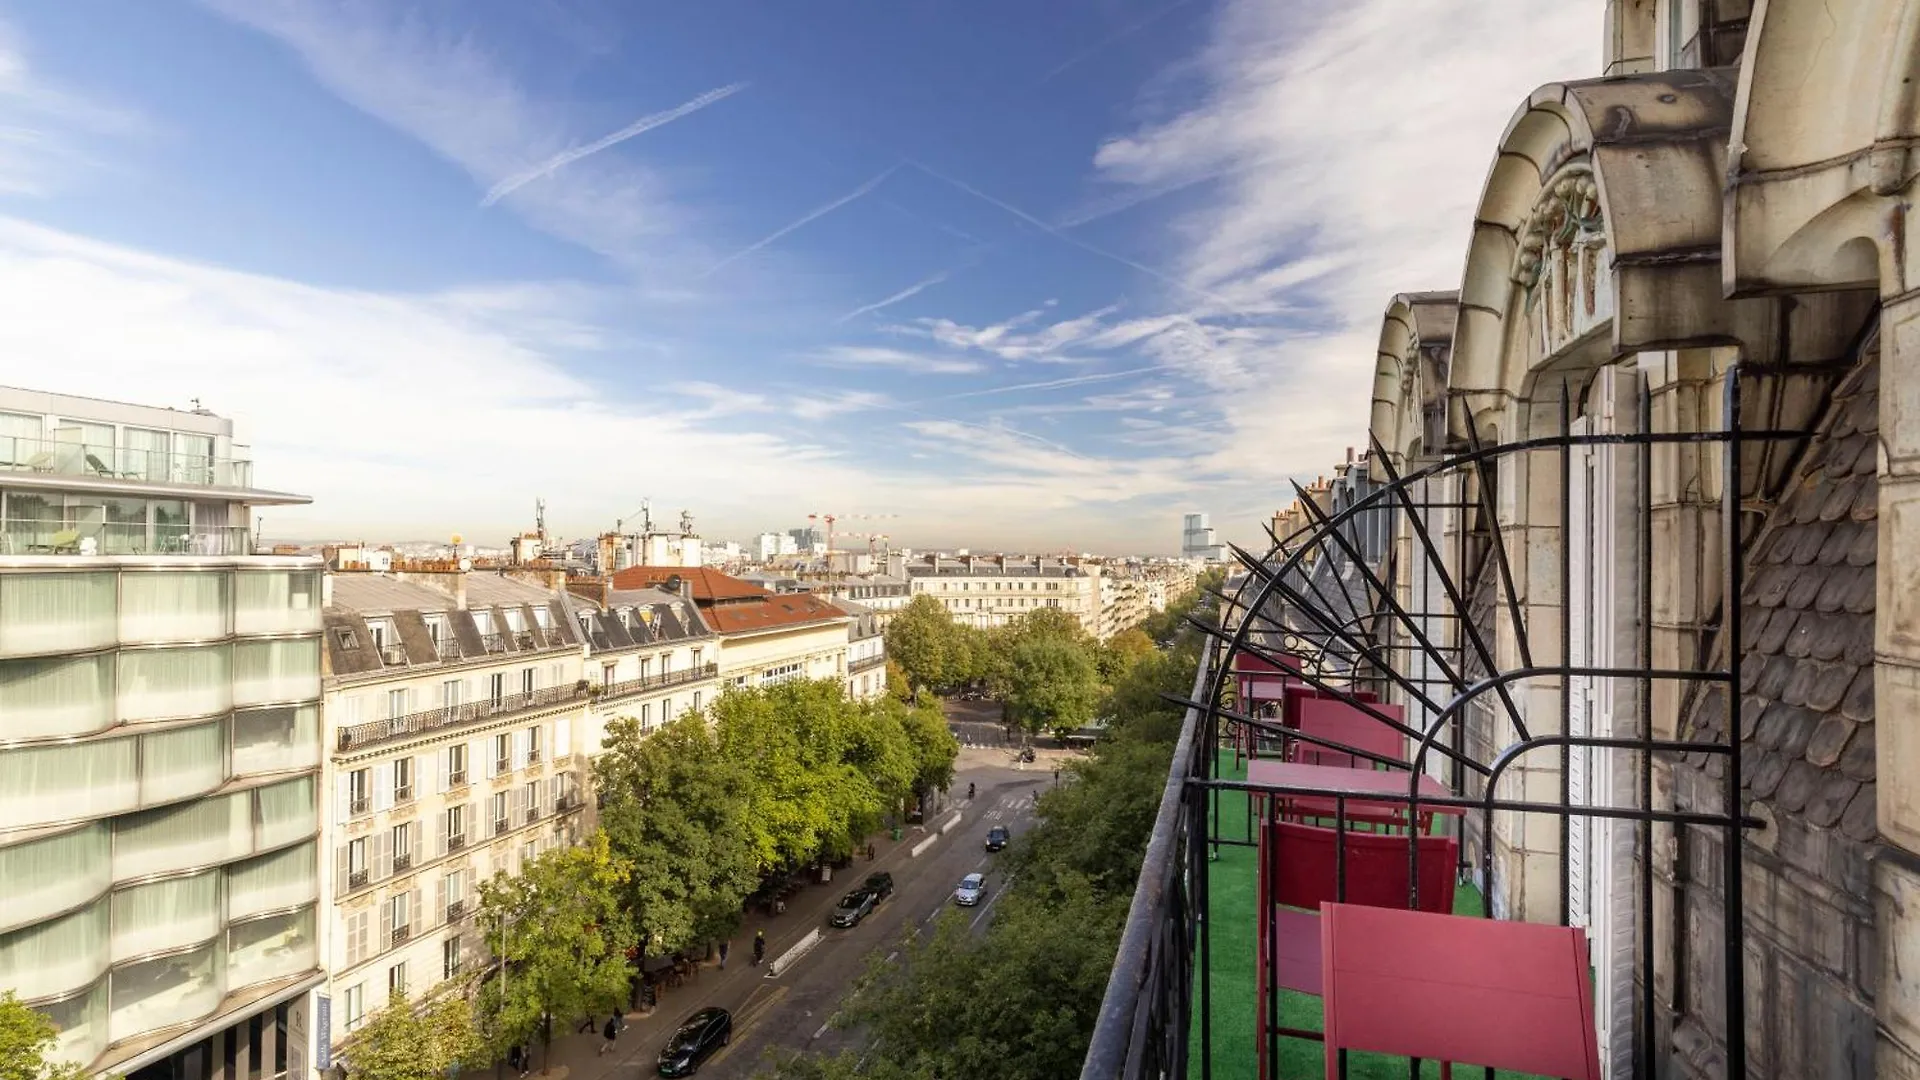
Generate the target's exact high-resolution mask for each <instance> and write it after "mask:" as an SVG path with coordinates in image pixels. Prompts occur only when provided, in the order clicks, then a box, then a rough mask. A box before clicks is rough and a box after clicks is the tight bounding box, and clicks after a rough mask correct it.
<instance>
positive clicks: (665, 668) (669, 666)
mask: <svg viewBox="0 0 1920 1080" xmlns="http://www.w3.org/2000/svg"><path fill="white" fill-rule="evenodd" d="M672 670H673V654H672V653H661V654H660V677H661V678H663V679H664V678H666V677H667V673H668V672H670V671H672Z"/></svg>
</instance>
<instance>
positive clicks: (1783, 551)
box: [1749, 529, 1793, 566]
mask: <svg viewBox="0 0 1920 1080" xmlns="http://www.w3.org/2000/svg"><path fill="white" fill-rule="evenodd" d="M1789 539H1791V537H1790V536H1789V535H1788V534H1787V533H1786V532H1785V531H1783V530H1780V529H1769V530H1767V532H1766V534H1765V535H1763V536H1762V537H1760V540H1759V542H1758V543H1756V544H1754V545H1753V548H1752V550H1751V551H1750V552H1749V555H1750V557H1751V561H1752V563H1753V564H1754V565H1755V566H1758V565H1760V564H1761V563H1783V562H1786V561H1787V560H1788V559H1791V558H1793V545H1792V544H1790V543H1788V542H1787V541H1788V540H1789Z"/></svg>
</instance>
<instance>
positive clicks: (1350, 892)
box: [1254, 821, 1460, 1080]
mask: <svg viewBox="0 0 1920 1080" xmlns="http://www.w3.org/2000/svg"><path fill="white" fill-rule="evenodd" d="M1342 839H1343V838H1342V837H1341V836H1340V834H1339V833H1338V832H1337V831H1336V830H1333V829H1323V828H1320V827H1318V826H1314V825H1302V824H1299V823H1297V822H1292V821H1269V822H1267V823H1266V826H1265V828H1264V829H1263V830H1262V832H1261V852H1260V866H1261V873H1260V887H1259V900H1260V909H1259V910H1260V913H1261V914H1260V922H1259V928H1258V933H1257V934H1256V935H1255V937H1256V940H1257V941H1258V948H1259V954H1258V955H1257V956H1256V957H1255V960H1254V967H1255V969H1256V970H1257V971H1258V972H1259V979H1258V982H1259V993H1258V996H1257V997H1256V998H1255V999H1254V1000H1255V1001H1256V1002H1258V1006H1257V1007H1258V1008H1259V1009H1260V1016H1259V1019H1258V1021H1257V1028H1258V1031H1259V1043H1258V1047H1257V1053H1258V1056H1259V1058H1260V1076H1261V1077H1262V1080H1266V1077H1267V1040H1268V1038H1269V1037H1270V1036H1271V1037H1290V1038H1298V1039H1313V1040H1315V1041H1319V1040H1320V1039H1321V1038H1322V1036H1321V1034H1320V1033H1319V1032H1317V1031H1309V1030H1306V1029H1303V1028H1290V1027H1286V1026H1284V1025H1275V1026H1273V1027H1272V1028H1271V1029H1269V1027H1268V1024H1267V1017H1268V1011H1267V1010H1268V1005H1267V1000H1268V995H1269V994H1273V993H1277V992H1278V990H1280V989H1285V990H1295V991H1298V992H1300V993H1303V994H1312V995H1314V996H1315V997H1319V996H1321V984H1322V960H1321V948H1320V915H1319V911H1320V905H1321V904H1323V903H1346V904H1357V905H1362V906H1367V907H1383V908H1399V909H1402V910H1404V909H1407V908H1408V907H1409V898H1410V895H1411V893H1412V890H1411V888H1410V885H1411V882H1410V881H1409V878H1408V859H1407V842H1408V841H1407V837H1405V836H1387V835H1382V834H1379V833H1364V832H1348V833H1347V834H1346V835H1345V837H1344V844H1343V843H1342V842H1341V841H1342ZM1413 842H1414V844H1415V845H1416V848H1417V854H1416V856H1415V858H1416V860H1417V862H1418V865H1419V874H1420V877H1419V882H1420V889H1419V907H1418V910H1420V911H1431V912H1450V911H1452V910H1453V892H1454V883H1455V880H1456V878H1455V870H1456V868H1457V866H1458V863H1459V856H1460V844H1459V841H1458V840H1456V839H1454V838H1453V837H1451V836H1417V837H1415V838H1414V840H1413ZM1342 847H1344V848H1345V849H1346V855H1345V862H1346V891H1345V895H1344V897H1343V896H1342V894H1341V892H1340V889H1339V877H1340V863H1341V854H1340V850H1341V848H1342ZM1296 908H1304V909H1305V910H1289V909H1296ZM1270 940H1271V946H1270V945H1269V941H1270ZM1270 952H1272V953H1275V954H1277V956H1274V957H1271V958H1270V956H1269V953H1270ZM1274 961H1277V963H1275V962H1274Z"/></svg>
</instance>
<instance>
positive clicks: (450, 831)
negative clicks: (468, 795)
mask: <svg viewBox="0 0 1920 1080" xmlns="http://www.w3.org/2000/svg"><path fill="white" fill-rule="evenodd" d="M466 843H467V808H466V807H464V806H449V807H447V850H448V851H457V850H459V849H460V848H462V847H465V846H466Z"/></svg>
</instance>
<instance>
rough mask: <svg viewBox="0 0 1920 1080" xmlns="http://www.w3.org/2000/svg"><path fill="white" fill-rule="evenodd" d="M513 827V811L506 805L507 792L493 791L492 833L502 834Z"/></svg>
mask: <svg viewBox="0 0 1920 1080" xmlns="http://www.w3.org/2000/svg"><path fill="white" fill-rule="evenodd" d="M511 828H513V811H512V810H511V808H510V807H509V805H508V799H507V792H504V791H496V792H494V793H493V835H495V836H504V835H506V833H507V830H509V829H511Z"/></svg>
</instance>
